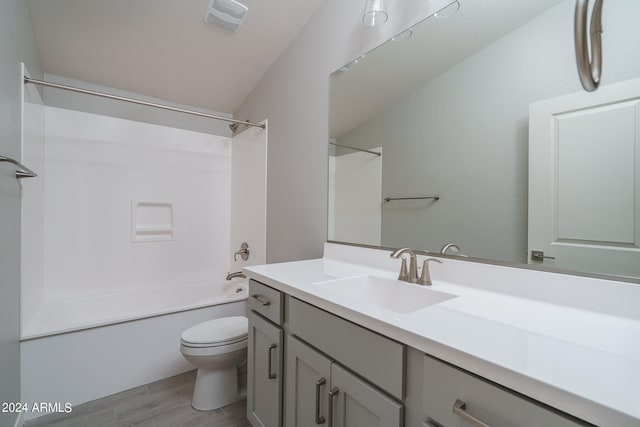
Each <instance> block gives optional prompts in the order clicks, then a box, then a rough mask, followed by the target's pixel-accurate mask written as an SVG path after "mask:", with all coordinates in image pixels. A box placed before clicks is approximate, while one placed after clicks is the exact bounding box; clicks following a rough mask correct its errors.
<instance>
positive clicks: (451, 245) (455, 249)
mask: <svg viewBox="0 0 640 427" xmlns="http://www.w3.org/2000/svg"><path fill="white" fill-rule="evenodd" d="M449 249H451V252H460V246H458V245H456V244H455V243H447V244H446V245H444V246H443V247H442V249H440V253H441V254H446V253H447V251H448V250H449Z"/></svg>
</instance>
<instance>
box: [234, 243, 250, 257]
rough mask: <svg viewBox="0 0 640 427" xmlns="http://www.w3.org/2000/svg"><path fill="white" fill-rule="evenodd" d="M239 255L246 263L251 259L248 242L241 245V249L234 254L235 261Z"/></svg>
mask: <svg viewBox="0 0 640 427" xmlns="http://www.w3.org/2000/svg"><path fill="white" fill-rule="evenodd" d="M238 255H240V258H242V260H243V261H246V260H247V259H248V258H249V245H248V244H247V242H242V245H240V249H239V250H237V251H236V252H235V253H234V254H233V260H234V261H237V260H238V258H237V256H238Z"/></svg>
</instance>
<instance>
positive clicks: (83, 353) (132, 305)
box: [21, 279, 248, 419]
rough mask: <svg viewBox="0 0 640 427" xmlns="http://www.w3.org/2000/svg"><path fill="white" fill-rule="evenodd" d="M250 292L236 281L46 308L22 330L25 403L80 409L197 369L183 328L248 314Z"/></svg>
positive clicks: (39, 311) (89, 299)
mask: <svg viewBox="0 0 640 427" xmlns="http://www.w3.org/2000/svg"><path fill="white" fill-rule="evenodd" d="M238 290H240V291H238ZM247 293H248V288H247V282H246V280H239V279H234V280H233V281H230V282H225V281H223V283H217V284H212V283H209V284H197V285H190V286H183V287H180V288H179V289H155V290H153V291H147V292H129V293H122V294H114V295H108V296H102V297H94V298H85V299H78V300H74V301H67V302H64V303H62V302H61V303H58V304H57V305H56V304H50V305H48V306H43V307H42V309H41V310H38V314H37V316H35V317H34V318H33V319H30V321H29V322H28V323H27V324H26V325H25V327H24V329H23V339H22V343H21V377H22V401H23V402H61V403H62V404H63V405H62V406H63V407H64V403H67V402H68V403H71V404H72V405H74V406H75V405H78V404H81V403H85V402H88V401H90V400H94V399H97V398H100V397H104V396H107V395H110V394H114V393H118V392H120V391H124V390H127V389H130V388H133V387H137V386H140V385H143V384H147V383H150V382H153V381H157V380H160V379H163V378H167V377H170V376H172V375H176V374H179V373H181V372H186V371H188V370H192V369H195V367H194V366H192V365H190V364H189V363H188V362H187V361H186V360H185V359H184V358H183V357H182V355H181V354H180V334H181V333H182V331H184V330H185V329H187V328H188V327H190V326H192V325H194V324H196V323H200V322H203V321H206V320H210V319H215V318H220V317H226V316H237V315H246V298H247ZM41 415H44V414H42V413H26V414H25V419H31V418H34V417H37V416H41Z"/></svg>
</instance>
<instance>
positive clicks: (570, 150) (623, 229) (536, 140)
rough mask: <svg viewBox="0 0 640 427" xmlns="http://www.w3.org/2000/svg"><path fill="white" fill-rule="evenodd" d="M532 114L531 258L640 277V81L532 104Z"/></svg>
mask: <svg viewBox="0 0 640 427" xmlns="http://www.w3.org/2000/svg"><path fill="white" fill-rule="evenodd" d="M529 119H530V120H529V239H528V241H529V248H528V250H529V257H528V259H529V263H533V264H536V263H544V265H550V266H554V267H559V268H563V269H568V270H576V271H586V272H592V273H605V274H617V275H625V276H640V211H639V208H640V79H634V80H629V81H626V82H622V83H618V84H614V85H609V86H603V87H601V88H600V89H599V90H598V91H596V92H594V93H587V92H580V93H575V94H570V95H566V96H562V97H558V98H553V99H548V100H544V101H540V102H537V103H534V104H531V106H530V110H529ZM532 251H543V252H544V256H545V257H552V258H544V259H543V260H536V259H535V257H533V256H532Z"/></svg>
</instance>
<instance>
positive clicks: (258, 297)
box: [251, 295, 271, 307]
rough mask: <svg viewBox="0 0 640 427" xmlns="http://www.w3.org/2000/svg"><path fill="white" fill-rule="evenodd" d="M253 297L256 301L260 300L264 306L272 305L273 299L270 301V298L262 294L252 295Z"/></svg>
mask: <svg viewBox="0 0 640 427" xmlns="http://www.w3.org/2000/svg"><path fill="white" fill-rule="evenodd" d="M251 298H253V299H255V300H256V301H258V302H259V303H260V304H261V305H262V306H264V307H266V306H268V305H271V301H269V300H268V299H266V298H265V297H263V296H262V295H251Z"/></svg>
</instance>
